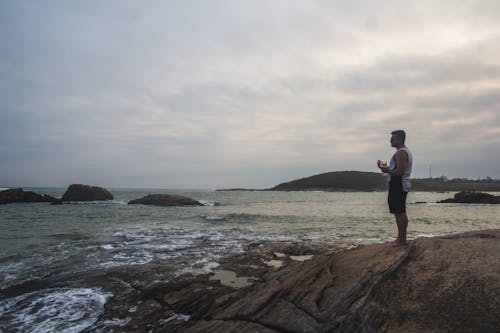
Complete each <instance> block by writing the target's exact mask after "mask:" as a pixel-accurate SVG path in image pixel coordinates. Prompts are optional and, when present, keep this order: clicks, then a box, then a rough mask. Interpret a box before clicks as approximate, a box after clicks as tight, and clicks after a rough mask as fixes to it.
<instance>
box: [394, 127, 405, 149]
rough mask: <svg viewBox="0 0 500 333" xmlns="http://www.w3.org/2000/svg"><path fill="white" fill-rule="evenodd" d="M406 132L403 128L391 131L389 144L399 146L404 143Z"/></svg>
mask: <svg viewBox="0 0 500 333" xmlns="http://www.w3.org/2000/svg"><path fill="white" fill-rule="evenodd" d="M405 140H406V133H405V131H403V130H396V131H393V132H391V146H392V147H395V148H401V147H403V146H404V145H405Z"/></svg>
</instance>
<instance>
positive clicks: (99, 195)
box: [62, 184, 113, 201]
mask: <svg viewBox="0 0 500 333" xmlns="http://www.w3.org/2000/svg"><path fill="white" fill-rule="evenodd" d="M104 200H113V195H112V194H111V193H110V192H109V191H108V190H106V189H105V188H102V187H98V186H90V185H82V184H72V185H70V186H69V187H68V189H67V190H66V192H65V193H64V195H63V197H62V201H104Z"/></svg>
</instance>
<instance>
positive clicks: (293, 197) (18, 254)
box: [0, 188, 500, 332]
mask: <svg viewBox="0 0 500 333" xmlns="http://www.w3.org/2000/svg"><path fill="white" fill-rule="evenodd" d="M29 190H33V191H36V192H38V193H43V194H49V195H53V196H62V194H63V192H64V190H65V189H62V188H60V189H54V188H52V189H41V188H38V189H29ZM111 192H112V193H113V195H114V197H115V199H114V200H112V201H106V202H86V203H83V202H81V203H71V204H64V205H50V204H47V203H29V204H26V203H16V204H7V205H0V244H1V245H0V289H3V288H7V287H9V286H13V285H16V284H19V283H22V282H25V281H29V280H32V279H38V278H43V277H46V276H53V275H57V274H61V273H72V272H73V273H74V272H85V271H89V270H95V269H101V270H106V269H110V268H113V267H118V266H126V265H142V264H146V263H150V262H153V261H154V262H168V261H169V260H170V261H172V260H178V259H179V258H181V259H185V262H188V263H190V265H188V266H183V267H179V269H178V271H177V272H176V274H178V275H182V274H185V273H207V272H210V271H211V270H212V269H213V268H215V267H217V266H218V263H217V261H218V259H219V258H220V257H221V256H225V255H229V254H231V253H236V252H239V251H242V249H243V247H244V246H245V245H246V244H248V243H252V242H265V241H275V240H300V239H303V240H328V241H339V242H357V243H367V242H383V241H387V240H391V239H394V236H395V234H396V226H395V223H394V218H393V216H392V215H390V214H389V213H388V210H387V204H386V193H383V192H342V193H340V192H274V191H210V190H189V191H187V190H156V189H155V190H153V189H140V190H138V189H114V190H113V189H112V190H111ZM152 193H170V194H181V195H185V196H188V197H191V198H194V199H196V200H199V201H200V202H202V203H203V204H204V205H203V206H197V207H155V206H144V205H127V202H128V201H129V200H132V199H137V198H140V197H143V196H145V195H147V194H152ZM497 195H498V193H497ZM451 196H453V193H428V192H411V193H410V194H409V197H408V202H409V204H408V216H409V219H410V223H409V226H408V238H409V239H412V238H416V237H430V236H436V235H445V234H450V233H457V232H463V231H469V230H478V229H488V228H500V205H465V204H436V201H438V200H442V199H445V198H449V197H451ZM421 202H425V203H421ZM110 296H111V295H110V294H109V293H107V292H106V291H103V290H98V289H90V288H79V289H61V288H60V289H55V290H54V289H49V290H39V291H36V292H34V293H26V294H22V295H19V296H17V297H15V298H4V299H0V323H1V324H0V331H2V330H5V331H9V332H10V331H19V332H21V331H22V332H42V331H51V330H52V331H54V330H55V331H61V332H77V331H80V330H82V329H84V328H85V327H88V326H89V325H92V323H93V322H94V321H95V320H97V317H98V316H99V314H100V313H101V311H102V306H103V304H104V303H105V301H106V299H107V298H108V297H110ZM60 302H63V303H67V304H70V305H71V304H72V305H73V306H68V307H63V308H62V309H64V311H63V310H58V309H60V308H58V307H57V305H58V304H61V303H60ZM35 309H36V311H35ZM61 311H62V312H61ZM2 325H3V326H2ZM13 327H19V329H13Z"/></svg>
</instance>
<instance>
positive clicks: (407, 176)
mask: <svg viewBox="0 0 500 333" xmlns="http://www.w3.org/2000/svg"><path fill="white" fill-rule="evenodd" d="M401 150H404V151H405V152H406V153H407V154H408V165H407V166H406V170H405V173H404V174H403V177H402V178H403V179H402V181H403V191H405V192H409V191H410V187H411V185H410V175H411V170H412V168H413V155H412V154H411V152H410V150H409V149H408V147H406V146H405V147H401V148H399V149H398V151H397V152H398V153H399V151H401ZM395 155H396V154H394V156H395ZM394 156H392V157H391V162H390V164H389V169H391V170H394V169H396V160H395V159H394ZM388 180H389V181H390V180H391V175H389V179H388Z"/></svg>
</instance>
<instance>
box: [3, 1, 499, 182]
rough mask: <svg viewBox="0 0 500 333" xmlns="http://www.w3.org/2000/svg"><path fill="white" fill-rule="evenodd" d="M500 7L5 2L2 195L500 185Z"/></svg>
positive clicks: (475, 4)
mask: <svg viewBox="0 0 500 333" xmlns="http://www.w3.org/2000/svg"><path fill="white" fill-rule="evenodd" d="M499 17H500V2H499V1H496V0H492V1H443V0H439V1H437V0H436V1H421V0H420V1H411V2H410V1H352V0H349V1H319V0H318V1H311V0H304V1H298V0H282V1H278V0H265V1H264V0H248V1H244V0H225V1H222V0H221V1H216V0H211V1H205V0H199V1H196V0H189V1H186V0H181V1H123V0H119V1H118V0H117V1H89V0H82V1H17V0H15V1H14V0H13V1H9V0H3V1H1V2H0V45H1V46H0V187H1V186H67V185H68V184H71V183H86V184H91V185H101V186H109V187H166V188H221V187H240V186H241V187H256V188H262V187H270V186H274V185H276V184H278V183H281V182H283V181H289V180H292V179H296V178H301V177H306V176H310V175H313V174H317V173H322V172H329V171H336V170H361V171H374V172H376V171H377V168H376V165H375V161H376V160H377V159H382V160H388V159H389V158H390V156H391V154H392V153H393V149H392V148H391V147H390V145H389V137H390V132H391V131H392V130H394V129H399V128H401V129H404V130H406V131H407V136H408V138H407V145H408V146H409V148H410V149H411V150H412V152H413V155H414V159H415V162H414V173H413V176H414V177H427V176H428V174H429V164H432V170H433V176H441V175H446V176H448V177H450V178H453V177H469V178H478V177H482V178H484V177H486V176H490V177H493V178H500V148H499V147H500V110H499V107H500V20H499Z"/></svg>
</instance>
